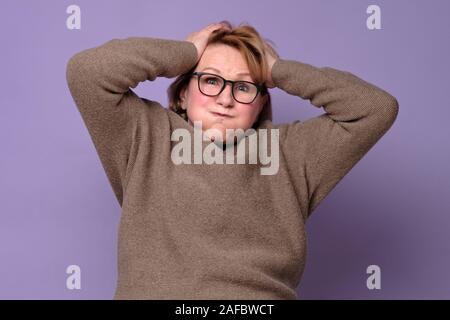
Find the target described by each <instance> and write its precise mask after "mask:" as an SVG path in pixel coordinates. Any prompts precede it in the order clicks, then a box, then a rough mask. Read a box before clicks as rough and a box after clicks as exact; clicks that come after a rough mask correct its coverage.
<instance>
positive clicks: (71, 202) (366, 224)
mask: <svg viewBox="0 0 450 320" xmlns="http://www.w3.org/2000/svg"><path fill="white" fill-rule="evenodd" d="M71 4H77V5H79V6H80V7H81V19H82V22H81V30H68V29H67V28H66V24H65V23H66V18H67V16H68V14H67V13H66V8H67V7H68V6H69V5H71ZM212 4H213V5H214V7H211V6H212ZM370 4H377V5H379V6H380V7H381V19H382V29H381V30H375V31H371V30H368V29H367V28H366V18H367V16H368V14H366V8H367V7H368V6H369V5H370ZM1 9H2V10H1V11H2V16H1V20H0V24H1V25H0V33H1V34H0V35H1V37H0V39H1V40H0V41H1V60H0V61H1V72H2V76H1V80H0V81H1V86H0V87H1V90H2V94H1V96H0V101H1V109H0V137H1V149H0V150H1V151H0V152H1V156H0V169H1V175H0V199H1V207H0V298H1V299H111V298H112V296H113V293H114V290H115V285H116V276H117V269H116V263H117V262H116V258H117V252H116V248H117V228H118V223H119V218H120V207H119V205H118V204H117V201H116V199H115V197H114V194H113V191H112V189H111V187H110V185H109V182H108V180H107V178H106V175H105V173H104V171H103V168H102V167H101V163H100V161H99V159H98V157H97V154H96V152H95V149H94V146H93V144H92V142H91V140H90V137H89V135H88V132H87V130H86V128H85V127H84V124H83V122H82V120H81V117H80V115H79V113H78V111H77V109H76V107H75V105H74V102H73V100H72V98H71V96H70V94H69V91H68V88H67V85H66V79H65V70H66V63H67V61H68V59H69V58H70V57H71V56H72V55H73V54H75V53H76V52H79V51H81V50H84V49H87V48H90V47H94V46H98V45H101V44H103V43H104V42H106V41H108V40H110V39H113V38H125V37H129V36H148V37H158V38H168V39H176V40H184V38H185V37H186V36H187V35H188V34H189V33H191V32H192V31H197V30H199V29H201V28H202V27H204V26H205V25H207V24H209V23H212V22H218V21H220V20H223V19H227V20H230V21H231V22H232V23H234V24H239V23H240V22H244V21H246V22H249V23H250V24H252V25H253V26H255V27H256V29H257V30H258V31H260V33H261V34H262V36H263V37H265V38H269V39H271V40H272V41H274V42H275V44H276V49H277V50H278V52H279V53H280V55H281V57H282V58H285V59H294V60H299V61H303V62H306V63H310V64H313V65H315V66H330V67H334V68H337V69H341V70H345V71H349V72H352V73H354V74H356V75H358V76H359V77H361V78H363V79H365V80H367V81H369V82H371V83H373V84H375V85H377V86H379V87H381V88H383V89H385V90H386V91H388V92H390V93H391V94H392V95H394V96H395V97H396V98H397V99H398V101H399V104H400V113H399V116H398V118H397V121H396V123H395V124H394V126H393V127H392V128H391V130H390V131H388V133H387V134H386V135H385V136H384V137H383V138H382V140H380V142H379V143H378V144H377V145H375V147H374V148H373V149H371V150H370V151H369V153H368V154H367V155H366V156H365V157H364V158H363V159H362V160H361V161H360V162H359V163H358V164H357V165H356V166H355V167H354V168H353V170H352V171H351V172H350V173H349V174H348V175H347V176H346V177H345V178H344V179H343V180H342V181H341V182H340V183H339V184H338V185H337V186H336V188H335V189H334V190H333V192H331V193H330V195H329V196H328V197H327V198H326V199H325V200H324V201H323V202H322V204H321V205H320V206H319V208H318V209H317V210H316V211H315V212H314V214H313V216H312V217H311V219H310V220H309V222H308V224H307V230H308V237H309V238H308V260H307V266H306V270H305V273H304V275H303V279H302V282H301V284H300V286H299V287H298V292H299V298H300V299H343V298H348V299H362V298H367V299H419V298H422V299H431V298H440V299H450V275H449V272H448V271H449V270H450V232H449V228H450V194H449V191H450V170H449V166H450V165H449V164H450V157H449V154H450V152H449V149H450V148H449V143H448V139H449V137H450V129H449V125H448V119H449V118H450V105H449V102H448V101H449V99H448V94H449V93H450V79H449V77H448V75H449V74H450V62H449V57H450V50H449V40H448V39H449V38H448V36H449V31H450V19H449V18H448V13H449V12H450V1H445V0H442V1H439V0H434V1H409V0H408V1H407V0H396V1H363V0H352V1H349V0H346V1H331V0H329V1H324V0H322V1H317V0H314V1H313V0H310V1H286V0H285V1H214V2H211V1H181V0H179V1H106V0H103V1H95V2H94V1H2V8H1ZM172 80H173V79H165V78H159V79H157V80H156V81H155V82H153V83H152V82H149V81H146V82H145V83H142V84H140V85H139V86H138V88H137V89H136V92H137V93H138V94H139V95H140V96H143V97H147V98H149V97H150V98H151V99H156V100H158V101H160V102H161V103H162V104H166V102H167V97H166V88H167V86H168V85H169V84H170V83H171V81H172ZM272 97H273V100H274V101H273V104H274V113H275V117H274V122H275V123H284V122H292V121H294V120H296V119H301V120H305V119H307V118H310V117H312V116H316V115H319V114H321V113H322V110H319V109H316V108H314V107H313V106H312V105H311V104H310V102H309V101H307V100H302V99H300V98H298V97H294V96H290V95H288V94H287V93H285V92H283V91H281V90H280V89H273V90H272ZM71 264H76V265H79V266H80V267H81V270H82V273H81V276H82V277H81V286H82V288H81V290H68V289H67V288H66V278H67V277H68V275H67V274H66V273H65V271H66V267H67V266H69V265H71ZM371 264H376V265H379V266H380V267H381V286H382V287H381V290H368V289H367V287H366V279H367V277H368V275H367V274H366V268H367V266H369V265H371Z"/></svg>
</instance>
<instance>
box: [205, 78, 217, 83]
mask: <svg viewBox="0 0 450 320" xmlns="http://www.w3.org/2000/svg"><path fill="white" fill-rule="evenodd" d="M206 83H208V84H216V83H217V79H216V78H207V79H206Z"/></svg>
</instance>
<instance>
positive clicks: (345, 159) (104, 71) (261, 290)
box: [67, 21, 398, 299]
mask: <svg viewBox="0 0 450 320" xmlns="http://www.w3.org/2000/svg"><path fill="white" fill-rule="evenodd" d="M177 75H179V77H178V78H177V79H176V80H175V82H174V83H173V84H172V85H171V87H170V88H169V90H168V93H169V109H166V108H163V107H162V106H161V105H160V104H159V103H158V102H156V101H152V100H147V99H144V98H141V97H138V96H137V95H136V94H135V93H134V92H133V91H132V90H131V88H135V87H136V86H137V85H138V84H139V82H142V81H145V80H150V81H153V80H155V79H156V78H157V77H168V78H171V77H174V76H177ZM205 77H206V78H205ZM224 80H230V81H234V82H235V83H234V84H233V82H228V81H226V82H225V81H224ZM236 81H238V82H236ZM244 81H245V82H244ZM67 82H68V86H69V88H70V92H71V94H72V96H73V98H74V101H75V103H76V105H77V107H78V109H79V111H80V114H81V116H82V118H83V120H84V122H85V124H86V127H87V129H88V131H89V133H90V135H91V137H92V140H93V143H94V145H95V148H96V150H97V152H98V155H99V158H100V160H101V162H102V165H103V167H104V169H105V172H106V174H107V176H108V179H109V181H110V183H111V185H112V188H113V190H114V192H115V195H116V197H117V199H118V201H119V204H120V205H121V207H122V215H121V221H120V228H119V246H118V260H119V261H118V284H117V290H116V292H115V295H114V298H115V299H297V294H296V287H297V285H298V284H299V282H300V278H301V275H302V273H303V268H304V265H305V256H306V238H305V223H306V220H307V218H308V217H309V216H310V214H311V213H312V212H313V211H314V209H315V208H316V207H317V206H318V204H319V203H320V202H321V201H322V200H323V199H324V197H325V196H326V195H327V194H328V193H329V192H330V191H331V190H332V189H333V188H334V186H335V185H336V184H337V183H338V182H339V181H340V180H341V179H342V178H343V177H344V176H345V174H347V173H348V172H349V170H350V169H351V168H352V167H353V166H354V165H355V164H356V163H357V162H358V161H359V160H360V159H361V158H362V157H363V156H364V155H365V154H366V153H367V152H368V150H369V149H370V148H371V147H372V146H373V145H374V144H375V143H376V142H377V141H378V140H379V139H380V138H381V137H382V136H383V135H384V134H385V132H386V131H387V130H388V129H389V128H390V127H391V125H392V124H393V122H394V121H395V119H396V116H397V113H398V103H397V100H396V99H395V98H394V97H393V96H391V95H390V94H389V93H387V92H385V91H384V90H382V89H380V88H378V87H376V86H374V85H372V84H370V83H368V82H365V81H364V80H362V79H360V78H358V77H356V76H355V75H353V74H351V73H349V72H345V71H339V70H336V69H333V68H329V67H323V68H317V67H314V66H312V65H309V64H306V63H302V62H299V61H293V60H284V59H281V58H279V56H278V55H277V54H276V53H275V51H274V50H273V49H272V48H271V47H270V46H269V45H268V44H267V43H266V42H265V41H264V40H262V39H261V37H260V35H259V34H258V32H257V31H256V30H255V29H254V28H252V27H251V26H248V25H241V26H238V27H236V28H233V27H232V26H231V25H230V24H229V23H228V22H226V21H225V22H222V23H219V24H211V25H209V26H207V27H206V28H204V29H202V30H200V31H199V32H194V33H192V34H190V35H189V36H188V37H187V39H186V40H184V41H178V40H166V39H157V38H145V37H140V38H138V37H132V38H127V39H114V40H111V41H109V42H107V43H105V44H103V45H101V46H99V47H95V48H91V49H88V50H85V51H82V52H80V53H78V54H76V55H74V56H73V57H72V58H71V59H70V60H69V62H68V65H67ZM275 86H276V87H278V88H280V89H282V90H284V91H285V92H287V93H289V94H292V95H296V96H298V97H301V98H303V99H308V100H310V101H311V103H312V105H314V106H315V107H319V108H320V107H323V108H324V111H325V113H324V114H322V115H320V116H318V117H315V118H312V119H309V120H307V121H305V122H300V121H294V122H292V123H288V124H281V125H273V124H272V121H271V101H270V95H269V92H268V90H267V88H273V87H275ZM255 90H256V91H255ZM280 107H281V106H280ZM280 107H278V108H280ZM196 121H201V122H202V127H201V129H202V130H208V129H213V134H211V135H205V136H206V137H207V138H208V139H210V140H211V141H216V142H217V141H218V142H226V143H224V144H222V146H226V148H225V149H227V148H228V146H229V145H230V144H229V143H228V142H229V141H230V140H228V138H229V136H228V135H227V133H226V129H243V130H246V129H251V128H253V129H255V130H256V131H258V132H260V131H261V130H263V129H270V130H277V132H278V133H279V148H280V155H279V157H280V158H279V169H278V171H277V172H276V174H272V175H262V174H260V171H259V169H260V167H261V166H262V164H261V163H260V162H258V163H256V164H244V165H242V164H218V163H213V164H205V163H201V164H200V165H199V164H188V163H182V164H175V163H174V162H173V161H172V160H173V159H171V154H172V149H173V148H174V147H175V146H176V142H175V141H173V139H171V138H172V133H173V132H174V131H175V130H184V131H185V132H189V133H191V134H195V131H194V129H195V127H194V126H193V124H194V123H195V122H196ZM205 132H206V131H205ZM251 136H252V135H251V134H250V135H248V136H245V137H244V138H243V139H241V140H239V141H237V140H234V139H233V140H232V142H234V144H231V145H233V146H234V145H235V144H238V143H239V144H241V143H242V142H245V141H246V140H247V139H250V137H251ZM241 138H242V137H241ZM211 141H208V140H203V141H202V144H203V145H202V146H203V147H204V146H205V145H207V144H209V143H211ZM246 152H247V154H246V155H248V153H249V152H250V151H246Z"/></svg>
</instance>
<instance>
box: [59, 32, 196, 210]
mask: <svg viewBox="0 0 450 320" xmlns="http://www.w3.org/2000/svg"><path fill="white" fill-rule="evenodd" d="M196 61H197V49H196V48H195V45H194V44H193V43H191V42H188V41H178V40H166V39H157V38H145V37H130V38H126V39H113V40H110V41H108V42H106V43H104V44H103V45H100V46H98V47H94V48H90V49H86V50H84V51H81V52H79V53H76V54H75V55H74V56H72V57H71V58H70V59H69V61H68V63H67V67H66V80H67V84H68V87H69V90H70V93H71V95H72V97H73V100H74V102H75V104H76V106H77V108H78V110H79V112H80V114H81V117H82V119H83V121H84V123H85V125H86V127H87V130H88V132H89V134H90V136H91V139H92V141H93V143H94V146H95V148H96V151H97V153H98V155H99V158H100V160H101V163H102V165H103V168H104V169H105V173H106V175H107V177H108V179H109V182H110V183H111V186H112V188H113V191H114V193H115V195H116V198H117V200H118V201H119V204H120V205H122V200H123V188H124V187H125V185H124V184H125V182H126V172H127V165H128V158H129V156H130V149H131V146H132V142H133V125H134V124H135V123H136V121H137V119H138V116H139V114H140V113H141V112H142V110H144V108H146V107H147V108H149V106H148V105H145V103H144V101H143V99H141V98H139V97H138V96H137V95H136V94H135V93H134V92H133V91H132V90H131V89H130V87H131V88H135V87H136V86H137V85H138V84H139V82H142V81H145V80H150V81H153V80H155V79H156V78H157V77H167V78H171V77H174V76H177V75H179V74H181V73H184V72H186V71H188V70H189V69H190V68H192V67H193V66H194V65H195V63H196Z"/></svg>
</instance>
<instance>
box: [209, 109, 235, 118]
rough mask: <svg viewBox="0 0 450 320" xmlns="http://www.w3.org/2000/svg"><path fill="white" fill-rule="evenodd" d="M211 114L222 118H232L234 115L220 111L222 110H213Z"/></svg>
mask: <svg viewBox="0 0 450 320" xmlns="http://www.w3.org/2000/svg"><path fill="white" fill-rule="evenodd" d="M211 114H212V115H214V116H216V117H220V118H232V116H230V115H227V114H224V113H220V112H213V111H211Z"/></svg>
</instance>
